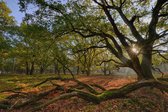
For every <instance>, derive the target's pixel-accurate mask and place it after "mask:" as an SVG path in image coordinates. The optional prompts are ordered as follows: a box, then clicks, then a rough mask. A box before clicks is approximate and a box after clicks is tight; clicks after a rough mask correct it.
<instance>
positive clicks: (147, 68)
mask: <svg viewBox="0 0 168 112" xmlns="http://www.w3.org/2000/svg"><path fill="white" fill-rule="evenodd" d="M141 67H142V70H143V71H142V72H143V74H144V79H154V77H153V74H152V44H151V45H147V46H146V47H144V50H143V55H142V63H141Z"/></svg>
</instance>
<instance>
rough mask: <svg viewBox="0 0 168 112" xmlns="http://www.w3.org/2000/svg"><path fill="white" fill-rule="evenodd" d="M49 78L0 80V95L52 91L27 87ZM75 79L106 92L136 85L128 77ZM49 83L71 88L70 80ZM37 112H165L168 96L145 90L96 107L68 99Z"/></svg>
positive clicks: (0, 96)
mask: <svg viewBox="0 0 168 112" xmlns="http://www.w3.org/2000/svg"><path fill="white" fill-rule="evenodd" d="M49 77H53V75H41V76H39V75H35V76H24V77H23V76H20V75H11V76H0V85H1V86H0V91H3V90H9V89H12V88H16V87H24V88H25V89H23V90H22V92H27V93H33V94H36V93H39V92H42V91H46V90H49V89H51V88H53V86H52V85H51V84H50V83H49V82H48V83H45V84H43V85H40V86H38V87H35V88H34V87H31V85H35V84H37V83H39V82H41V81H43V80H45V79H46V78H49ZM64 77H69V76H64ZM77 79H78V80H79V81H81V82H84V83H87V84H99V85H101V86H102V87H104V88H106V89H107V90H108V89H116V88H120V87H122V86H124V85H126V84H129V83H132V82H135V81H136V78H134V77H131V76H128V77H126V76H78V77H77ZM53 83H57V84H59V85H61V86H64V87H65V88H68V87H70V86H73V85H75V83H74V82H73V81H70V80H66V81H60V80H55V81H53ZM11 94H12V93H10V92H4V93H0V101H1V100H3V99H4V98H5V97H7V96H9V95H11ZM58 95H60V92H53V93H51V94H49V95H48V96H46V97H44V98H43V99H42V100H40V101H39V102H38V104H41V103H44V102H46V101H48V100H50V99H52V98H54V97H57V96H58ZM19 100H20V99H15V101H13V102H16V103H17V102H19ZM38 104H37V105H38ZM37 105H32V106H26V107H24V108H21V109H19V110H11V109H9V110H3V109H1V110H0V112H25V110H29V109H30V108H32V107H35V106H37ZM38 112H168V94H167V93H164V94H163V93H162V92H160V90H158V89H154V88H147V87H146V88H141V89H139V90H136V91H134V92H132V93H130V94H128V95H127V97H125V98H118V99H111V100H108V101H104V102H101V103H100V104H93V103H90V102H87V101H84V100H83V99H80V98H77V97H72V98H70V99H66V100H59V101H57V102H55V103H52V104H50V105H49V106H47V107H45V108H42V109H41V110H39V111H38Z"/></svg>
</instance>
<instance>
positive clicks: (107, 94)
mask: <svg viewBox="0 0 168 112" xmlns="http://www.w3.org/2000/svg"><path fill="white" fill-rule="evenodd" d="M142 87H155V88H158V89H160V90H163V91H165V92H168V83H167V82H159V81H156V80H145V81H140V82H135V83H132V84H128V85H126V86H124V87H121V88H119V89H112V90H106V91H104V92H102V93H101V94H97V95H96V94H93V93H88V92H85V91H82V90H78V89H72V92H71V93H65V94H62V95H60V96H58V97H56V98H54V99H52V100H50V101H48V102H47V103H45V104H42V105H40V106H38V107H36V108H34V109H33V111H36V110H39V109H41V108H44V107H46V106H48V105H49V104H51V103H54V102H55V101H57V100H60V99H68V98H71V97H74V96H77V97H80V98H82V99H84V100H86V101H89V102H93V103H100V102H101V101H105V100H108V99H112V98H121V97H124V96H125V95H127V94H128V93H130V92H133V91H135V90H137V89H140V88H142Z"/></svg>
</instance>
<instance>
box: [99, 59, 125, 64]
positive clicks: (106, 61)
mask: <svg viewBox="0 0 168 112" xmlns="http://www.w3.org/2000/svg"><path fill="white" fill-rule="evenodd" d="M111 61H113V62H114V63H116V64H119V65H123V63H120V62H118V61H116V60H114V59H109V60H104V61H102V62H101V63H100V64H99V65H102V64H103V63H108V62H111Z"/></svg>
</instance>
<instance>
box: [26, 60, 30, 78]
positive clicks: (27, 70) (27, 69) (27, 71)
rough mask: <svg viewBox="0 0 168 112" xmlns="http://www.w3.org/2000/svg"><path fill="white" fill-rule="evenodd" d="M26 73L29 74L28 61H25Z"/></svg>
mask: <svg viewBox="0 0 168 112" xmlns="http://www.w3.org/2000/svg"><path fill="white" fill-rule="evenodd" d="M25 65H26V75H29V71H30V69H29V63H28V62H27V61H26V64H25Z"/></svg>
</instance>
